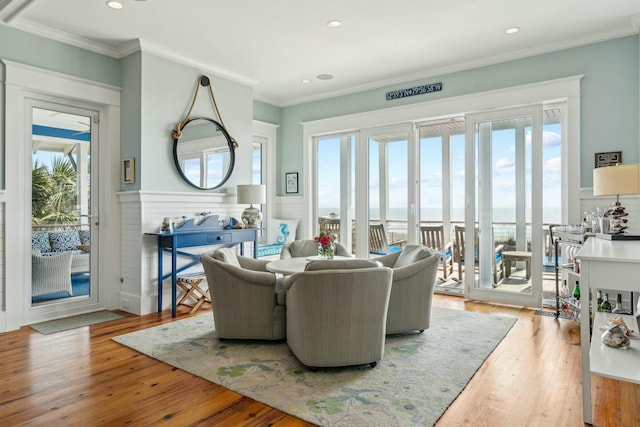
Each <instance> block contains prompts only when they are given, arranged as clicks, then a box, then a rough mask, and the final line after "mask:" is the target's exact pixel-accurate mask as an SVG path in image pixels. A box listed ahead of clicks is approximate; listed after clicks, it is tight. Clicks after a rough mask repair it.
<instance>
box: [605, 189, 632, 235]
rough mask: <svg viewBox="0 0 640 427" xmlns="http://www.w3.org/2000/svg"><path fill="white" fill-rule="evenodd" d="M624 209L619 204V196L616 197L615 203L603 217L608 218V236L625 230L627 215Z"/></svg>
mask: <svg viewBox="0 0 640 427" xmlns="http://www.w3.org/2000/svg"><path fill="white" fill-rule="evenodd" d="M624 210H625V207H624V206H622V205H621V204H620V196H617V197H616V201H615V202H613V203H612V204H611V209H609V210H608V211H607V212H605V214H604V215H605V216H608V217H609V221H610V226H609V231H608V234H619V233H622V232H624V230H625V229H626V228H627V221H628V220H627V218H626V217H627V215H629V214H628V213H626V212H625V211H624Z"/></svg>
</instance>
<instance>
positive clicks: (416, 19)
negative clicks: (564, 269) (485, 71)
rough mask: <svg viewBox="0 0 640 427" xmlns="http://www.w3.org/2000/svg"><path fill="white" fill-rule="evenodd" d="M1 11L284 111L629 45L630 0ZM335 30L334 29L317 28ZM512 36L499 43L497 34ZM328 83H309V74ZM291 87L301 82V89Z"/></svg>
mask: <svg viewBox="0 0 640 427" xmlns="http://www.w3.org/2000/svg"><path fill="white" fill-rule="evenodd" d="M120 1H121V3H123V4H124V6H125V8H124V9H123V10H120V11H116V10H113V9H110V8H108V7H107V6H106V5H105V0H58V1H54V0H0V20H1V21H2V22H4V23H6V24H7V25H10V26H13V27H16V28H20V29H23V30H26V31H30V32H33V33H37V34H42V35H45V36H47V37H51V38H54V39H57V40H61V41H64V42H66V43H70V44H73V45H76V46H81V47H83V48H87V49H90V50H94V51H97V52H100V53H104V54H107V55H110V56H113V57H116V58H121V57H124V56H126V55H128V54H130V53H131V52H133V51H135V50H136V49H139V47H140V46H141V47H142V49H143V50H144V51H148V52H151V53H153V54H156V55H160V56H163V57H167V58H170V59H174V60H176V61H179V62H183V63H186V64H189V65H193V66H196V67H197V68H199V69H201V70H202V72H205V73H206V72H214V73H216V74H219V75H222V76H224V77H227V78H231V79H234V80H236V81H239V82H241V83H244V84H248V85H250V86H251V87H253V90H254V96H255V98H256V99H259V100H262V101H265V102H268V103H271V104H274V105H277V106H287V105H294V104H299V103H303V102H307V101H312V100H317V99H323V98H328V97H333V96H337V95H341V94H347V93H353V92H356V91H360V90H365V89H370V88H375V87H380V86H386V85H389V84H391V85H394V84H400V85H399V87H398V89H401V88H403V86H402V84H401V83H402V82H407V81H411V80H417V79H420V80H424V82H425V83H431V81H430V76H437V75H439V74H442V73H445V72H454V71H459V70H464V69H469V68H473V67H477V66H481V65H487V64H492V63H497V62H502V61H506V60H510V59H515V58H521V57H524V56H530V55H534V54H538V53H544V52H549V51H554V50H559V49H563V48H566V47H571V46H578V45H582V44H587V43H592V42H596V41H601V40H607V39H612V38H617V37H621V36H625V35H630V34H637V32H638V24H639V23H640V0H586V1H585V0H538V1H531V0H481V1H480V0H429V1H427V0H395V1H393V2H390V1H389V0H322V1H317V2H311V1H305V0H270V1H266V0H227V1H221V0H186V1H185V0H182V1H177V0H120ZM333 19H338V20H341V21H342V22H343V25H342V26H341V27H340V28H336V29H331V28H329V27H327V25H326V23H327V22H328V21H330V20H333ZM512 26H517V27H520V28H521V31H520V32H518V33H516V34H514V35H505V33H504V30H505V29H507V28H508V27H512ZM325 73H326V74H332V75H333V76H334V78H333V79H331V80H319V79H317V78H316V76H317V75H319V74H325ZM302 79H310V80H311V83H309V84H302V83H301V80H302Z"/></svg>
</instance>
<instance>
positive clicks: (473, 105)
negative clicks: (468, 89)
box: [301, 75, 583, 141]
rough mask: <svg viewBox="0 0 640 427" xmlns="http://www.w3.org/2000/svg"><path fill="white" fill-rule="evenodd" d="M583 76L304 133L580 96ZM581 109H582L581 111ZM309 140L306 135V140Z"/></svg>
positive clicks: (336, 120)
mask: <svg viewBox="0 0 640 427" xmlns="http://www.w3.org/2000/svg"><path fill="white" fill-rule="evenodd" d="M582 77H583V76H582V75H576V76H571V77H565V78H562V79H556V80H549V81H544V82H537V83H531V84H527V85H522V86H512V87H507V88H501V89H496V90H491V91H486V92H478V93H471V94H467V95H461V96H454V97H451V98H446V99H438V100H433V101H427V102H421V103H417V104H408V105H401V106H397V107H391V108H384V109H380V110H373V111H367V112H363V113H356V114H348V115H345V116H337V117H331V118H328V119H320V120H311V121H307V122H302V123H301V124H302V126H303V128H304V131H303V132H304V135H313V136H320V135H326V134H333V133H343V132H354V131H357V130H358V129H366V128H371V127H379V126H386V125H390V124H399V123H406V122H419V121H427V120H429V121H432V120H437V119H438V118H447V117H450V116H455V117H459V116H460V115H461V114H463V113H466V114H469V113H473V112H479V111H486V110H491V109H494V108H501V107H504V106H505V105H513V106H518V105H527V104H535V103H538V102H551V101H554V100H557V99H560V98H570V97H576V96H577V97H579V96H580V80H581V79H582ZM578 112H579V110H578ZM307 140H308V139H307V138H306V137H305V141H307Z"/></svg>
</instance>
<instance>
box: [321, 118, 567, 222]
mask: <svg viewBox="0 0 640 427" xmlns="http://www.w3.org/2000/svg"><path fill="white" fill-rule="evenodd" d="M560 130H561V129H560V125H558V124H554V125H546V126H545V127H544V131H543V199H544V203H545V205H544V209H543V216H544V219H543V221H544V222H547V223H548V222H559V221H560V202H561V198H560V197H561V193H560V191H561V186H560V184H561V182H560V180H561V157H560V156H561V133H560ZM372 144H373V145H372V146H371V147H370V165H371V167H370V180H369V197H370V205H371V207H372V208H377V207H378V194H379V185H380V182H379V177H378V168H377V165H378V161H379V159H378V151H377V148H376V145H375V143H372ZM492 144H493V150H492V167H493V187H494V197H493V206H494V216H495V218H494V219H495V220H497V221H511V220H512V219H511V217H513V218H515V217H514V209H513V208H512V206H514V203H515V144H514V142H513V132H509V131H494V133H493V138H492ZM352 145H353V144H352ZM526 146H527V149H526V153H527V155H526V156H527V158H528V159H529V160H530V153H531V151H530V146H531V134H530V132H527V135H526ZM421 151H422V155H421V161H420V169H421V178H420V185H421V212H422V214H423V218H422V219H423V220H434V221H437V220H440V219H441V216H439V215H440V214H439V212H441V209H442V160H441V159H442V144H441V142H440V139H439V138H423V139H421ZM352 152H353V150H352ZM339 153H340V149H339V139H338V138H326V139H320V140H319V144H318V170H319V173H320V174H321V175H322V179H321V180H320V184H319V188H318V190H319V191H318V195H319V197H318V199H319V208H320V214H322V215H324V214H327V213H328V212H331V211H334V210H335V211H337V209H338V207H339V206H340V192H339V188H340V182H339V178H340V154H339ZM388 155H389V171H388V172H389V206H390V207H391V208H392V210H393V211H392V212H391V214H392V215H394V214H395V215H396V216H397V215H399V216H401V218H394V219H406V206H407V161H408V160H407V143H406V141H398V142H392V143H390V144H389V150H388ZM451 164H452V170H453V174H452V177H451V179H452V181H451V184H452V210H453V219H454V220H463V219H464V218H462V215H463V212H464V211H463V201H464V178H465V167H464V135H462V134H461V135H456V136H454V137H453V138H452V144H451ZM526 177H527V178H526V179H527V181H528V182H530V179H531V170H530V164H529V166H527V170H526ZM528 199H529V200H530V196H528ZM394 208H395V209H394ZM425 217H426V218H425Z"/></svg>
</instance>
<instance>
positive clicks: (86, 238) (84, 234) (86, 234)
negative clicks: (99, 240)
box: [78, 230, 91, 245]
mask: <svg viewBox="0 0 640 427" xmlns="http://www.w3.org/2000/svg"><path fill="white" fill-rule="evenodd" d="M78 235H79V236H80V242H82V244H83V245H89V244H91V231H90V230H78Z"/></svg>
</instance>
